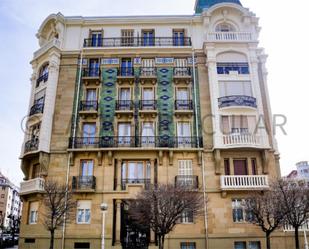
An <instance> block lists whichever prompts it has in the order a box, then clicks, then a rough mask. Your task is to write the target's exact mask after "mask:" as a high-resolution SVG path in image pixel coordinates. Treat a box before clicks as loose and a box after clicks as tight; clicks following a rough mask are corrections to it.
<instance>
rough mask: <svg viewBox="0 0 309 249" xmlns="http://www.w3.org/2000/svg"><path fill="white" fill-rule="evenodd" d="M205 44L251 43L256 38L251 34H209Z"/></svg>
mask: <svg viewBox="0 0 309 249" xmlns="http://www.w3.org/2000/svg"><path fill="white" fill-rule="evenodd" d="M206 41H207V42H253V41H256V38H255V37H254V36H253V34H252V33H251V32H210V33H208V34H207V36H206Z"/></svg>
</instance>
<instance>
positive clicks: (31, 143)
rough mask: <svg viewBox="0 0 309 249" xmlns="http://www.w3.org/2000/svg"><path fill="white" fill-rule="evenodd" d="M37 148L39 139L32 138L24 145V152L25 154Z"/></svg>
mask: <svg viewBox="0 0 309 249" xmlns="http://www.w3.org/2000/svg"><path fill="white" fill-rule="evenodd" d="M38 148H39V138H38V137H36V138H32V139H30V140H28V141H27V142H26V143H25V148H24V151H25V153H27V152H30V151H36V150H38Z"/></svg>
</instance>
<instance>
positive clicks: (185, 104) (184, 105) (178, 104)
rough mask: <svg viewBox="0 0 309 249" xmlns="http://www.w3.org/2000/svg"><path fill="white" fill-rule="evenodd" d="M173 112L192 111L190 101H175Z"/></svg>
mask: <svg viewBox="0 0 309 249" xmlns="http://www.w3.org/2000/svg"><path fill="white" fill-rule="evenodd" d="M175 110H193V102H192V100H175Z"/></svg>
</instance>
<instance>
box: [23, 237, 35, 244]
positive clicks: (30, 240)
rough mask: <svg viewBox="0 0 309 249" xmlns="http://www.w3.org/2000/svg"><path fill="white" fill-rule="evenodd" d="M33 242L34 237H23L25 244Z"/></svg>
mask: <svg viewBox="0 0 309 249" xmlns="http://www.w3.org/2000/svg"><path fill="white" fill-rule="evenodd" d="M30 243H35V239H34V238H25V244H30Z"/></svg>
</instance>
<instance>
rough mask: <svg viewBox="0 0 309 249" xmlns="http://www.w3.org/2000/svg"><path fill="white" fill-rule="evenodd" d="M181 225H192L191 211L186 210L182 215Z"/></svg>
mask: <svg viewBox="0 0 309 249" xmlns="http://www.w3.org/2000/svg"><path fill="white" fill-rule="evenodd" d="M181 223H193V212H192V210H190V209H187V210H185V211H184V212H183V213H182V215H181Z"/></svg>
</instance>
